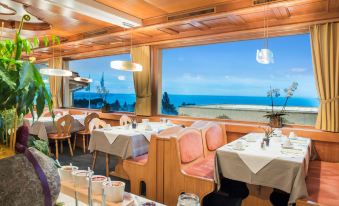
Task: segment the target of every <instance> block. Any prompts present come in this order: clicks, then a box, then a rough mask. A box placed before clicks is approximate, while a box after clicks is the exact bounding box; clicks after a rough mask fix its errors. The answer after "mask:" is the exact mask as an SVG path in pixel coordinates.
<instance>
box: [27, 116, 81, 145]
mask: <svg viewBox="0 0 339 206" xmlns="http://www.w3.org/2000/svg"><path fill="white" fill-rule="evenodd" d="M61 117H62V115H56V116H55V118H54V120H53V118H52V117H39V118H38V119H33V118H24V119H23V122H24V124H25V125H27V126H28V129H29V133H30V134H31V135H35V136H37V137H38V138H40V139H43V140H48V134H51V133H57V128H56V122H57V121H58V119H59V118H61ZM72 117H73V118H74V120H73V122H72V125H71V132H72V133H73V132H77V131H80V130H84V129H85V123H84V121H85V118H86V115H85V114H84V115H72Z"/></svg>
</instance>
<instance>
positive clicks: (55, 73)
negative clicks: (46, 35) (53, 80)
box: [40, 45, 73, 77]
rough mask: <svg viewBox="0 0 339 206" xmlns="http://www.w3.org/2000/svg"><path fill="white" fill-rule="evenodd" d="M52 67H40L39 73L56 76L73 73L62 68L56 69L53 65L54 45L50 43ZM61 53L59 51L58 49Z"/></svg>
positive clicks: (66, 75) (67, 75) (65, 75)
mask: <svg viewBox="0 0 339 206" xmlns="http://www.w3.org/2000/svg"><path fill="white" fill-rule="evenodd" d="M52 52H53V53H52V67H49V66H50V65H48V67H46V68H42V69H40V74H42V75H46V76H57V77H70V76H72V75H73V73H72V72H71V71H69V70H63V69H56V68H55V66H54V45H52ZM60 53H61V51H60Z"/></svg>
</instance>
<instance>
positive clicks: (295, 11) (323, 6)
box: [289, 1, 328, 15]
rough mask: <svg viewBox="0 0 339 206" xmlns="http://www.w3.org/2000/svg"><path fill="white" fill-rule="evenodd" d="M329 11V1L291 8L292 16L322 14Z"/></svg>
mask: <svg viewBox="0 0 339 206" xmlns="http://www.w3.org/2000/svg"><path fill="white" fill-rule="evenodd" d="M327 11H328V1H317V2H311V3H309V4H298V5H296V6H293V7H289V12H290V14H291V15H303V14H311V13H321V12H327Z"/></svg>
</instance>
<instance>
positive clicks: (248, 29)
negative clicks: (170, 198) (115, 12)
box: [6, 0, 339, 58]
mask: <svg viewBox="0 0 339 206" xmlns="http://www.w3.org/2000/svg"><path fill="white" fill-rule="evenodd" d="M15 1H24V2H33V4H34V5H35V4H37V2H40V1H41V0H15ZM97 1H98V2H101V3H105V4H109V3H111V6H112V7H114V8H116V6H115V4H117V2H122V1H123V0H117V1H111V0H97ZM122 3H123V5H119V6H121V7H123V6H124V5H129V6H127V7H126V8H124V9H125V12H127V13H129V12H133V9H135V10H139V11H138V12H140V14H138V13H135V16H138V15H142V12H145V13H147V14H145V15H148V16H144V18H147V19H144V20H143V23H144V26H142V27H138V28H132V29H123V28H120V27H116V26H111V25H110V26H109V27H108V26H107V25H103V24H100V23H98V24H97V23H95V21H96V20H94V19H92V20H91V21H86V20H85V19H86V18H83V17H81V16H77V15H73V14H72V15H70V16H68V15H67V14H66V13H61V14H58V13H57V12H56V11H57V10H58V8H47V9H46V10H44V11H43V12H41V15H42V17H43V18H46V19H48V21H50V22H53V23H54V24H55V26H54V27H53V29H52V30H50V31H48V32H45V33H46V34H48V35H50V34H57V35H59V36H60V37H62V38H64V39H65V41H63V42H62V43H61V46H60V47H61V48H62V50H63V52H62V55H63V56H65V57H71V58H85V57H89V56H93V55H94V56H95V55H104V54H105V51H107V52H112V51H114V52H117V51H119V52H122V51H125V50H126V48H128V45H129V44H130V37H131V33H133V38H132V40H133V45H158V46H159V45H161V46H163V45H178V46H181V44H180V42H186V43H187V42H191V43H192V44H194V43H195V42H202V43H206V42H204V41H203V39H209V41H208V42H213V38H216V39H215V41H222V40H224V41H232V40H237V39H245V38H262V35H263V22H264V16H265V12H264V6H263V5H258V6H253V5H252V0H224V1H222V0H212V1H202V0H186V1H180V0H143V1H142V0H128V1H123V2H122ZM188 4H191V5H188ZM34 5H32V7H34V8H35V9H39V10H43V9H42V8H41V6H37V7H36V6H34ZM131 5H136V7H135V8H132V7H133V6H131ZM211 5H215V8H216V9H215V13H210V14H206V15H201V16H195V17H190V18H185V19H178V20H173V21H168V20H167V16H166V15H164V13H166V14H167V13H169V12H173V11H175V12H177V11H182V10H190V9H192V8H198V7H200V8H201V7H205V8H209V6H211ZM137 7H139V9H137ZM116 9H117V8H116ZM127 9H130V10H131V11H129V10H128V11H127ZM59 10H60V9H59ZM121 10H122V9H121ZM37 11H38V10H37ZM152 11H153V13H152ZM152 15H156V16H158V17H156V18H148V17H149V16H152ZM159 15H160V16H159ZM267 16H268V20H269V26H270V28H269V29H270V36H274V35H282V34H293V33H301V32H307V29H308V27H309V25H313V24H315V23H324V22H333V21H339V0H288V1H278V2H274V3H271V4H270V5H269V7H268V8H267ZM23 32H24V33H25V34H27V35H32V34H35V35H41V34H45V33H44V32H32V31H23ZM26 32H27V33H26ZM7 33H8V32H7V31H6V34H7ZM124 48H125V49H124ZM43 52H47V53H43ZM114 52H113V53H114ZM35 54H36V55H37V56H38V58H46V57H48V55H50V54H51V50H50V49H48V50H42V48H39V49H37V50H36V53H35Z"/></svg>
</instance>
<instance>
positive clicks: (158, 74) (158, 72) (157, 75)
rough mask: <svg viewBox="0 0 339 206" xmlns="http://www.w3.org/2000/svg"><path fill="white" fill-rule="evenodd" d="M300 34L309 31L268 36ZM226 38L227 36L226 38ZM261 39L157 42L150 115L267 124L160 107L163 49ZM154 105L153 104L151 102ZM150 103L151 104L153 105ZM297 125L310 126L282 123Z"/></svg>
mask: <svg viewBox="0 0 339 206" xmlns="http://www.w3.org/2000/svg"><path fill="white" fill-rule="evenodd" d="M302 34H309V35H310V32H309V31H308V30H307V31H304V30H301V31H292V32H286V33H285V32H282V33H278V34H275V35H274V34H273V35H270V37H272V38H274V37H284V36H293V35H302ZM202 39H203V38H202ZM226 39H227V38H226ZM258 39H263V38H262V37H257V36H256V37H251V38H248V37H239V38H232V39H228V40H225V39H224V38H221V40H219V39H213V38H208V39H207V40H206V41H204V40H201V39H199V41H187V42H183V43H182V42H180V41H174V42H172V43H164V44H159V45H156V46H154V47H153V50H152V56H154V57H155V58H153V59H152V71H153V80H155V81H156V82H157V84H154V85H153V87H152V92H153V94H156V95H154V97H153V99H154V100H152V102H154V103H155V105H156V107H155V108H154V109H152V111H153V112H152V115H156V116H159V117H169V118H180V119H197V120H198V119H199V120H200V119H203V120H211V121H222V122H232V123H250V124H267V123H265V122H259V121H244V120H233V119H221V118H208V117H193V116H182V115H179V114H178V115H167V114H162V113H161V108H162V95H163V93H162V92H163V91H162V89H163V88H162V58H163V57H162V52H163V50H165V49H175V48H182V47H190V46H203V45H210V44H218V43H229V42H239V41H243V40H245V41H246V40H258ZM153 105H154V104H153ZM153 105H152V106H153ZM286 125H288V126H293V127H295V126H297V127H312V128H314V126H313V125H312V126H311V125H304V124H284V126H286Z"/></svg>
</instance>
